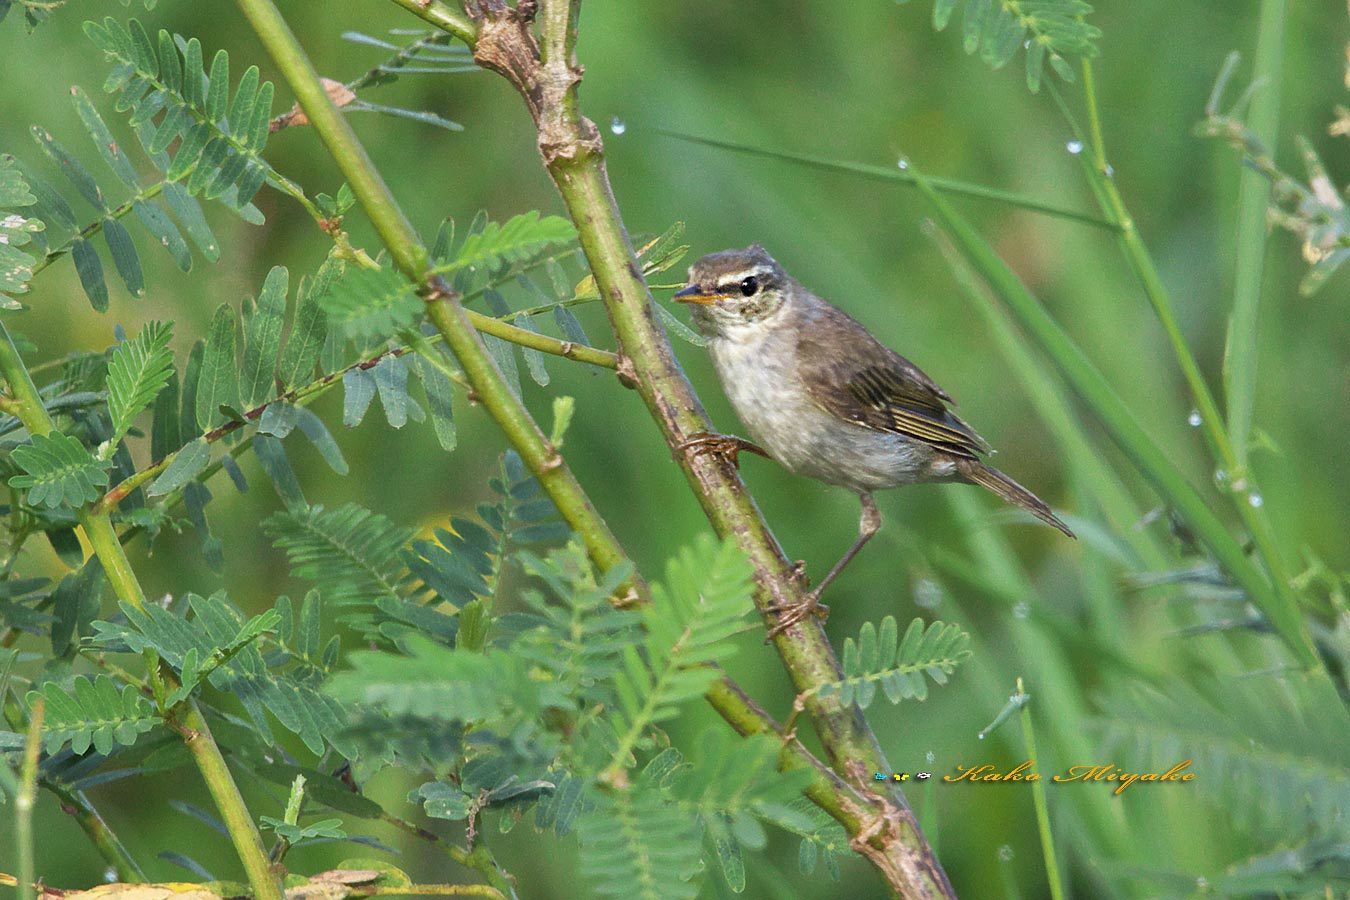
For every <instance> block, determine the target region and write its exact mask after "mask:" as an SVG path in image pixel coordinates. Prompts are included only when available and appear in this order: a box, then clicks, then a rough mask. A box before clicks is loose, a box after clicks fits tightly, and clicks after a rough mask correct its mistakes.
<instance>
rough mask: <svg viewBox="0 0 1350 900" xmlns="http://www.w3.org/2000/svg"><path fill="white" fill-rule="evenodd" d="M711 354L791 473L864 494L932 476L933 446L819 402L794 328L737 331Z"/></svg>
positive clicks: (744, 415)
mask: <svg viewBox="0 0 1350 900" xmlns="http://www.w3.org/2000/svg"><path fill="white" fill-rule="evenodd" d="M737 331H739V332H740V333H737ZM709 350H710V351H711V353H712V358H713V363H714V364H715V365H716V367H717V371H718V374H719V376H720V377H721V380H722V385H723V388H724V389H725V390H726V394H727V398H728V399H729V400H730V401H731V405H732V407H733V408H734V409H735V410H736V414H737V415H738V416H739V417H740V419H741V421H742V422H743V423H744V424H745V427H746V429H747V431H749V433H750V434H749V436H750V437H751V438H752V439H753V440H754V441H755V442H756V443H758V444H760V445H762V446H763V447H764V449H765V450H767V451H768V452H769V454H770V455H771V456H773V458H774V459H776V460H777V461H778V462H780V463H781V464H782V465H783V466H784V467H785V468H787V469H788V470H790V471H792V472H796V473H798V474H802V475H807V476H810V477H812V478H817V479H819V480H821V481H824V482H827V483H829V484H837V485H840V486H843V487H848V488H852V489H853V490H856V491H873V490H879V489H882V488H889V487H897V486H899V485H902V484H910V483H913V482H916V481H926V480H929V478H930V477H931V473H930V463H931V462H932V458H933V452H932V450H931V449H930V448H929V447H927V446H926V445H923V444H920V443H917V442H914V441H911V440H909V439H907V438H904V437H901V436H900V435H895V434H888V433H885V432H880V431H874V430H872V429H870V428H864V427H862V426H859V425H854V424H852V423H850V422H845V421H842V420H841V419H838V418H836V417H835V416H833V415H831V414H830V413H828V412H826V411H825V410H823V409H821V408H820V407H819V406H817V405H816V404H815V403H814V402H812V400H811V397H810V395H809V394H808V392H807V390H806V387H805V385H803V384H802V382H801V379H800V377H798V375H797V368H798V367H797V365H796V336H795V333H794V330H793V329H791V328H782V329H779V328H772V327H770V328H755V329H744V330H741V329H737V330H736V331H732V332H731V333H729V334H726V335H722V336H719V337H716V338H714V339H713V341H712V343H711V345H710V347H709Z"/></svg>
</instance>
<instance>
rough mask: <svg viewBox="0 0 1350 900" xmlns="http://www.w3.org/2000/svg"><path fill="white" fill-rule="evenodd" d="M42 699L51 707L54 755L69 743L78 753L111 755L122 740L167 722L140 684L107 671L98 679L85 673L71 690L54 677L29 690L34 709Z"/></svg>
mask: <svg viewBox="0 0 1350 900" xmlns="http://www.w3.org/2000/svg"><path fill="white" fill-rule="evenodd" d="M39 699H41V700H42V701H43V702H44V704H45V706H46V714H45V716H44V718H43V722H42V737H43V743H44V744H45V746H46V750H47V753H49V754H52V753H55V752H56V751H57V750H59V749H60V748H61V745H63V744H65V743H67V742H69V743H70V749H71V750H72V751H73V752H74V753H75V754H76V755H80V756H82V755H84V754H85V753H87V752H89V748H90V747H91V746H92V747H93V748H94V749H95V750H96V751H98V752H99V753H102V754H105V755H106V754H109V753H111V752H112V751H113V748H114V747H115V746H117V745H118V744H122V745H124V746H131V745H132V744H134V743H135V742H136V739H137V738H138V737H140V736H141V735H142V734H144V733H145V732H147V731H149V730H150V729H152V728H154V727H155V726H156V725H158V724H159V723H160V722H161V721H163V720H162V719H161V718H160V716H159V714H158V713H156V712H155V709H154V706H153V705H152V704H151V703H150V701H149V700H148V699H146V698H145V697H144V696H142V695H141V693H140V691H138V690H136V688H135V686H133V685H130V684H127V685H121V686H119V685H118V683H117V682H116V681H114V680H113V679H111V678H109V677H108V676H107V675H98V676H96V677H95V678H94V679H93V680H90V679H89V678H86V677H85V676H83V675H81V676H79V677H77V678H75V679H74V680H73V681H72V682H71V686H70V689H69V690H66V689H64V688H62V687H61V686H60V685H58V684H57V683H56V682H50V681H49V682H47V683H46V684H44V685H42V686H41V687H40V688H39V689H38V690H34V691H29V692H28V706H29V708H32V706H33V704H34V703H35V702H37V700H39Z"/></svg>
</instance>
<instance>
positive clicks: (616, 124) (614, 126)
mask: <svg viewBox="0 0 1350 900" xmlns="http://www.w3.org/2000/svg"><path fill="white" fill-rule="evenodd" d="M609 130H610V131H612V132H613V133H614V134H623V133H624V132H625V131H627V130H628V123H626V122H624V120H623V119H620V118H619V117H618V116H614V117H613V118H611V119H610V120H609Z"/></svg>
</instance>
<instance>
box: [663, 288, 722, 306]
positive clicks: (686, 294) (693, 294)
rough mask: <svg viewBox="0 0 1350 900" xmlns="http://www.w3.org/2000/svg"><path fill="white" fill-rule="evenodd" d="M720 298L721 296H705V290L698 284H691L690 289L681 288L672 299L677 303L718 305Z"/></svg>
mask: <svg viewBox="0 0 1350 900" xmlns="http://www.w3.org/2000/svg"><path fill="white" fill-rule="evenodd" d="M718 296H719V295H717V294H705V293H703V288H701V287H699V286H698V285H696V284H691V285H689V286H688V287H683V288H680V289H679V290H678V291H676V292H675V293H674V294H672V295H671V298H672V299H673V300H674V301H675V302H676V303H699V304H708V303H716V302H717V300H718Z"/></svg>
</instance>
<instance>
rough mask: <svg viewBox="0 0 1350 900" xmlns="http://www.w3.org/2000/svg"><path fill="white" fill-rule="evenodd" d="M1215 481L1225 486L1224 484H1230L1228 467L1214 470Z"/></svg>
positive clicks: (1220, 485)
mask: <svg viewBox="0 0 1350 900" xmlns="http://www.w3.org/2000/svg"><path fill="white" fill-rule="evenodd" d="M1214 483H1215V484H1217V485H1218V486H1219V487H1223V486H1224V485H1226V484H1228V470H1227V469H1215V470H1214Z"/></svg>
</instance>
